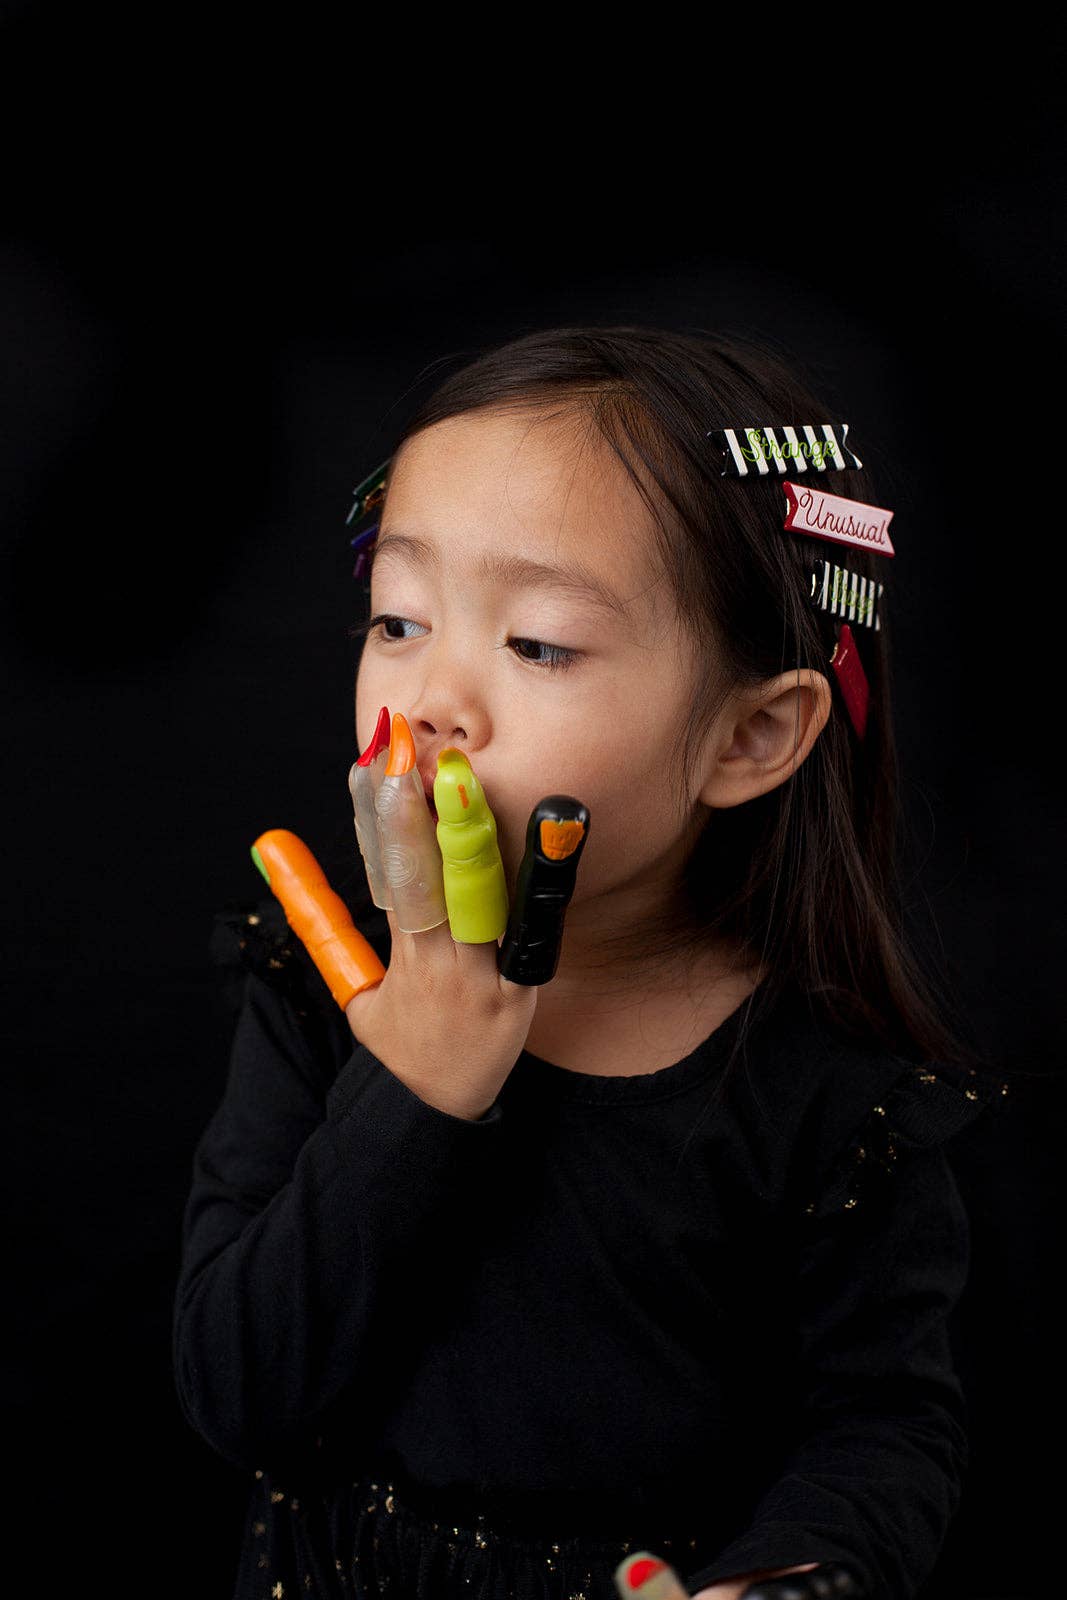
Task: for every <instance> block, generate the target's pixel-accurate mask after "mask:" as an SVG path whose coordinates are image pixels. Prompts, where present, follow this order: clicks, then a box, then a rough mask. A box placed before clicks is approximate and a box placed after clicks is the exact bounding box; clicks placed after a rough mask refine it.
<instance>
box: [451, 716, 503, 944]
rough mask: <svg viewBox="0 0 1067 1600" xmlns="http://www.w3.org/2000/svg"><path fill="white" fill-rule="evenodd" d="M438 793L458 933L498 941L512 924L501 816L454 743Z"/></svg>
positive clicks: (463, 938)
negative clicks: (498, 827) (498, 830)
mask: <svg viewBox="0 0 1067 1600" xmlns="http://www.w3.org/2000/svg"><path fill="white" fill-rule="evenodd" d="M433 798H434V804H435V805H436V807H437V816H438V823H437V843H438V845H439V846H440V850H441V863H442V878H443V882H444V893H445V904H446V906H447V907H448V925H449V927H450V929H451V931H452V937H453V939H455V941H456V942H457V944H474V945H478V944H491V945H493V946H496V944H497V941H498V939H499V938H500V936H501V934H502V933H503V932H504V929H505V928H506V927H507V921H508V886H507V880H506V878H505V876H504V863H503V861H502V860H501V858H500V847H499V845H498V844H497V836H496V818H495V817H494V816H493V813H492V812H491V811H490V809H489V802H488V800H487V799H486V797H485V790H484V789H483V788H482V786H481V784H480V783H479V782H478V779H477V777H476V776H475V773H474V770H473V768H472V767H471V764H470V762H469V761H468V759H467V757H466V756H465V755H464V753H463V751H462V750H457V749H456V748H455V747H454V746H449V748H448V749H447V750H442V751H441V753H440V755H439V756H438V757H437V777H436V778H435V779H434V786H433ZM492 954H493V956H494V958H495V955H496V950H495V949H494V950H493V952H492Z"/></svg>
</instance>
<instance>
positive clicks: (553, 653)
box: [367, 612, 582, 672]
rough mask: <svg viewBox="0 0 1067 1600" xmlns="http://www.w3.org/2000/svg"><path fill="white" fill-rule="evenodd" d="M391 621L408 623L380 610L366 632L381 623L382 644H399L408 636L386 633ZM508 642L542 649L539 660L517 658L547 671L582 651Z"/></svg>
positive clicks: (534, 642) (522, 641)
mask: <svg viewBox="0 0 1067 1600" xmlns="http://www.w3.org/2000/svg"><path fill="white" fill-rule="evenodd" d="M392 622H395V623H398V624H399V625H400V627H404V626H406V625H408V619H407V618H406V617H394V616H390V615H389V614H388V612H381V613H380V614H379V615H378V616H376V617H372V618H371V620H370V622H369V623H368V624H367V632H368V633H370V631H371V629H373V628H374V627H376V626H377V625H378V624H379V623H381V625H382V633H381V635H380V637H381V640H382V643H383V644H388V643H393V644H399V643H400V642H401V640H403V639H405V638H407V637H409V636H408V635H407V634H401V635H400V638H399V639H398V638H396V636H395V635H392V634H389V633H387V632H386V631H385V629H386V627H387V626H388V624H389V623H392ZM410 626H411V627H413V628H417V627H418V626H419V624H418V623H417V622H413V623H411V624H410ZM508 644H509V645H512V646H514V645H532V646H533V648H534V649H535V650H544V651H545V652H547V654H546V657H545V658H543V659H542V660H540V661H538V660H536V659H534V658H533V657H531V656H525V655H520V656H519V660H520V661H529V662H530V664H531V666H535V667H544V668H545V669H546V670H547V671H550V672H552V671H558V670H559V669H560V668H562V667H569V666H572V665H573V664H574V662H575V661H577V660H578V657H579V656H580V655H581V653H582V652H581V651H580V650H568V649H567V648H566V646H565V645H561V644H544V643H542V641H541V640H540V639H509V640H508ZM498 648H500V649H503V648H504V646H502V645H501V646H499V647H498Z"/></svg>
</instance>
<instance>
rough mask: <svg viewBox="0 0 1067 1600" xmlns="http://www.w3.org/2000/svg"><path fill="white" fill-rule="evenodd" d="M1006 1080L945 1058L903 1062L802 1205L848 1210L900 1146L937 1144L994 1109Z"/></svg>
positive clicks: (811, 1210) (818, 1214)
mask: <svg viewBox="0 0 1067 1600" xmlns="http://www.w3.org/2000/svg"><path fill="white" fill-rule="evenodd" d="M1008 1093H1009V1085H1008V1083H1007V1082H1005V1081H1004V1080H1002V1079H1000V1078H998V1077H997V1076H996V1075H995V1074H994V1073H991V1072H988V1071H986V1070H984V1069H980V1068H974V1067H961V1066H957V1065H956V1064H954V1063H951V1062H940V1061H939V1062H927V1063H923V1064H919V1063H916V1062H903V1063H902V1064H901V1071H900V1073H899V1075H898V1076H897V1077H896V1079H895V1080H894V1081H893V1082H892V1083H891V1085H890V1087H889V1088H888V1089H886V1090H883V1092H882V1093H881V1094H880V1095H879V1096H878V1098H877V1100H876V1101H875V1103H873V1104H871V1105H870V1106H868V1107H867V1108H866V1109H865V1110H864V1112H863V1114H862V1116H861V1119H860V1121H859V1122H858V1124H857V1125H856V1126H855V1127H854V1129H853V1131H852V1133H851V1135H850V1137H849V1138H848V1139H847V1140H846V1143H845V1146H844V1148H843V1149H842V1151H841V1152H840V1154H839V1155H838V1156H837V1158H836V1159H835V1161H834V1162H833V1164H832V1165H831V1168H830V1171H829V1174H828V1175H827V1176H825V1177H824V1178H823V1180H822V1182H821V1183H820V1185H819V1190H818V1193H817V1194H816V1195H812V1196H810V1197H809V1199H808V1201H807V1204H806V1205H805V1206H804V1207H803V1210H804V1213H805V1215H806V1216H807V1217H808V1218H813V1219H821V1218H825V1217H829V1216H833V1215H836V1214H838V1213H841V1212H847V1211H852V1210H854V1209H855V1208H856V1207H857V1206H859V1205H862V1204H863V1202H864V1200H865V1199H867V1198H868V1197H870V1196H871V1195H872V1194H873V1192H874V1190H875V1189H876V1188H877V1187H878V1186H879V1184H880V1183H881V1182H882V1181H884V1180H885V1178H886V1177H887V1176H890V1175H891V1174H892V1173H893V1170H894V1163H895V1161H896V1158H897V1155H898V1152H899V1151H900V1150H901V1149H902V1148H911V1149H929V1148H932V1147H933V1146H936V1145H940V1144H943V1143H944V1142H945V1141H946V1140H947V1139H950V1138H951V1137H952V1136H953V1135H954V1134H956V1133H959V1132H960V1131H961V1129H963V1128H965V1127H967V1126H968V1125H969V1124H970V1123H972V1122H974V1120H975V1119H976V1118H977V1117H979V1116H980V1115H981V1114H982V1112H983V1111H986V1110H998V1109H1000V1108H1001V1107H1002V1106H1003V1104H1004V1101H1005V1098H1006V1096H1007V1095H1008Z"/></svg>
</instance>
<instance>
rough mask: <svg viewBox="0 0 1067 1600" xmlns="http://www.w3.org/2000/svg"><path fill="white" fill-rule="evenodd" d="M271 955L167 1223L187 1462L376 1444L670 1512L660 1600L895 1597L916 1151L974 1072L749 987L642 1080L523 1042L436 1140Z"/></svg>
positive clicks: (945, 1500)
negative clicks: (526, 1047)
mask: <svg viewBox="0 0 1067 1600" xmlns="http://www.w3.org/2000/svg"><path fill="white" fill-rule="evenodd" d="M269 907H270V902H262V903H261V904H260V906H259V907H258V908H257V910H256V912H255V914H254V916H253V919H252V924H249V929H248V930H246V931H250V929H251V927H252V926H253V925H255V926H257V927H258V926H262V924H264V923H269V921H270V917H271V913H270V910H269ZM379 916H380V920H379V922H378V923H377V925H376V928H375V930H374V934H372V942H374V943H375V944H376V947H377V948H378V950H379V953H380V954H381V955H382V956H383V959H386V961H387V959H388V938H389V935H388V928H387V924H386V923H385V919H384V916H381V915H380V914H379ZM361 926H363V927H364V930H365V931H367V932H368V933H371V929H370V928H369V927H368V925H367V923H366V921H364V922H363V923H362V924H361ZM383 930H384V935H383ZM281 967H283V968H284V969H285V976H284V981H277V980H275V977H274V972H273V970H272V968H271V965H270V963H269V962H267V963H265V964H262V965H261V966H260V967H259V969H258V970H251V971H248V972H246V973H245V974H243V985H244V991H243V996H242V1005H241V1010H240V1015H239V1019H238V1022H237V1026H236V1033H235V1037H234V1041H233V1046H232V1054H231V1061H230V1067H229V1074H228V1080H227V1083H226V1087H225V1092H224V1094H223V1097H222V1100H221V1103H220V1105H219V1107H218V1109H217V1111H216V1112H215V1114H214V1116H213V1117H212V1118H211V1120H210V1122H209V1124H208V1126H207V1128H206V1130H205V1132H204V1134H203V1136H202V1138H201V1140H200V1142H199V1144H198V1147H197V1149H196V1152H195V1158H194V1164H193V1181H192V1188H191V1192H190V1195H189V1199H188V1203H187V1207H186V1211H185V1217H184V1226H183V1256H182V1265H181V1272H180V1279H179V1283H178V1286H177V1292H176V1297H175V1315H174V1345H173V1355H174V1373H175V1381H176V1387H177V1392H178V1396H179V1399H180V1403H181V1406H182V1409H183V1411H184V1413H185V1416H186V1417H187V1419H188V1421H189V1422H190V1424H191V1425H192V1426H193V1427H194V1428H195V1429H196V1430H197V1431H198V1432H199V1433H200V1434H201V1435H202V1437H203V1438H204V1439H205V1440H206V1441H207V1442H208V1443H209V1444H210V1445H211V1446H213V1447H214V1449H215V1450H216V1451H218V1452H219V1453H220V1454H221V1455H222V1456H224V1457H225V1458H226V1459H227V1460H228V1461H230V1462H232V1463H233V1464H235V1465H237V1466H239V1467H241V1468H244V1469H247V1470H248V1471H249V1472H252V1471H253V1470H257V1469H258V1470H260V1471H262V1470H263V1469H265V1468H266V1469H270V1468H275V1469H280V1468H281V1467H283V1466H285V1465H287V1464H288V1463H290V1462H291V1461H293V1460H296V1459H307V1460H309V1459H312V1458H314V1459H315V1460H317V1461H319V1462H322V1461H324V1460H328V1459H336V1461H337V1463H338V1470H339V1471H340V1472H344V1473H347V1475H348V1477H350V1478H351V1477H352V1476H353V1474H354V1471H355V1470H356V1469H358V1468H359V1466H360V1464H361V1462H363V1461H374V1460H394V1461H396V1462H398V1463H402V1464H403V1468H404V1470H405V1472H406V1473H407V1475H408V1476H409V1477H410V1478H411V1479H412V1480H413V1481H415V1482H418V1483H420V1484H425V1485H427V1486H431V1487H434V1486H448V1487H450V1486H456V1485H459V1486H466V1487H468V1488H469V1489H470V1490H471V1492H472V1494H474V1495H475V1496H477V1495H478V1494H482V1495H484V1497H485V1502H486V1503H487V1504H504V1503H509V1504H510V1503H512V1502H514V1504H516V1505H522V1506H523V1507H526V1508H530V1507H533V1508H537V1507H539V1506H544V1508H545V1513H546V1517H547V1515H548V1513H549V1510H550V1509H551V1510H552V1511H553V1512H554V1513H556V1514H557V1516H558V1514H559V1513H560V1512H561V1510H562V1508H566V1510H567V1512H568V1514H569V1516H570V1518H571V1519H572V1520H573V1522H574V1525H575V1526H576V1527H582V1526H586V1525H587V1526H588V1527H589V1529H590V1531H591V1532H592V1531H593V1530H594V1529H595V1528H597V1527H599V1526H600V1524H601V1522H602V1521H603V1517H604V1508H605V1507H608V1506H610V1507H611V1508H613V1509H614V1511H615V1512H617V1517H616V1521H619V1520H621V1519H622V1518H623V1517H624V1516H625V1514H627V1513H629V1512H634V1513H636V1512H637V1511H641V1512H642V1513H647V1512H649V1511H650V1510H651V1509H654V1508H656V1507H659V1506H662V1507H664V1508H668V1507H669V1508H671V1510H672V1512H673V1513H674V1514H677V1511H678V1508H679V1506H683V1505H684V1506H685V1507H686V1509H687V1511H688V1513H689V1515H690V1517H691V1518H694V1517H695V1518H699V1519H700V1525H701V1528H702V1530H703V1531H704V1532H705V1533H706V1534H707V1535H708V1538H709V1540H710V1544H707V1545H705V1546H704V1548H712V1549H715V1550H717V1551H718V1554H717V1556H716V1558H715V1559H713V1560H712V1561H711V1562H710V1564H705V1565H703V1566H701V1568H700V1570H698V1571H693V1572H689V1571H684V1570H681V1571H680V1575H681V1576H682V1578H683V1580H684V1582H685V1584H686V1587H687V1590H688V1592H689V1593H690V1594H695V1593H697V1591H698V1590H700V1589H702V1588H704V1587H705V1586H707V1585H710V1584H712V1583H714V1582H716V1581H720V1580H723V1579H726V1578H730V1577H732V1576H735V1575H737V1574H740V1573H744V1572H748V1571H751V1570H754V1569H757V1568H765V1567H777V1566H789V1565H793V1564H799V1563H801V1562H806V1561H831V1560H837V1561H844V1562H847V1563H848V1564H849V1565H850V1566H851V1567H852V1568H853V1569H854V1570H855V1571H856V1572H858V1574H859V1575H860V1577H861V1579H862V1580H863V1582H864V1583H865V1585H866V1587H867V1590H868V1592H869V1594H870V1596H871V1597H872V1600H909V1597H911V1596H913V1595H914V1594H915V1593H916V1591H917V1590H918V1589H919V1588H920V1586H921V1585H922V1583H923V1581H924V1580H925V1578H926V1577H927V1576H928V1574H929V1573H930V1571H931V1570H932V1568H933V1566H934V1564H935V1561H936V1559H937V1556H938V1553H939V1551H940V1548H941V1545H942V1543H943V1540H944V1536H945V1533H946V1531H947V1528H948V1525H949V1523H950V1521H951V1519H952V1517H953V1515H954V1513H955V1510H956V1507H957V1504H958V1501H959V1498H960V1493H961V1487H962V1481H963V1474H964V1471H965V1467H966V1460H967V1432H966V1425H967V1419H966V1406H965V1401H964V1397H963V1394H962V1391H961V1387H960V1384H959V1381H958V1379H957V1376H956V1374H955V1372H954V1367H953V1360H952V1353H951V1349H950V1340H949V1333H948V1326H947V1318H948V1314H949V1312H950V1311H951V1309H952V1307H953V1306H954V1304H955V1303H956V1301H957V1299H958V1297H959V1295H960V1292H961V1290H962V1288H963V1285H964V1282H965V1278H966V1274H967V1269H968V1261H969V1229H968V1221H967V1215H966V1211H965V1209H964V1206H963V1204H962V1201H961V1197H960V1193H959V1190H958V1187H957V1183H956V1180H955V1178H954V1175H953V1172H952V1169H951V1167H950V1164H949V1161H948V1159H947V1156H946V1152H945V1149H944V1141H945V1140H946V1139H947V1138H948V1137H949V1136H950V1135H951V1134H952V1133H954V1132H955V1131H956V1130H957V1129H958V1128H960V1127H962V1126H963V1125H964V1124H965V1123H966V1122H968V1121H969V1120H970V1119H971V1118H972V1117H973V1116H974V1115H975V1114H977V1113H978V1112H979V1111H980V1110H981V1109H982V1107H983V1105H985V1104H987V1103H989V1101H990V1099H991V1098H992V1096H993V1094H994V1093H995V1089H996V1086H995V1085H991V1084H990V1083H989V1082H988V1081H987V1080H986V1078H985V1077H984V1076H983V1077H981V1078H979V1077H976V1075H975V1074H974V1073H967V1072H965V1071H964V1070H963V1069H960V1068H949V1067H946V1066H944V1065H938V1066H936V1067H931V1066H923V1067H920V1066H917V1065H916V1064H915V1063H913V1062H910V1061H906V1060H904V1059H902V1058H900V1057H898V1056H894V1055H891V1054H888V1053H886V1052H884V1051H882V1050H880V1049H878V1048H875V1047H872V1048H870V1049H864V1048H860V1047H857V1046H856V1045H855V1044H852V1043H845V1042H843V1041H842V1040H841V1039H840V1038H839V1037H838V1036H837V1035H836V1034H835V1033H833V1032H831V1031H828V1030H827V1028H826V1026H825V1025H824V1024H822V1023H820V1022H819V1021H818V1020H817V1019H816V1016H815V1014H814V1012H813V1010H812V1009H811V1008H810V1007H809V1006H808V1004H807V1003H806V1001H805V1000H804V998H803V997H802V996H798V995H786V996H784V997H783V998H782V999H781V1000H780V1001H779V1002H778V1003H777V1004H776V1006H775V1007H774V1008H773V1009H772V1010H771V1012H770V1014H769V1015H767V1016H764V1017H762V1018H757V1017H756V1013H754V1012H753V1001H754V998H755V997H750V999H749V1000H746V1002H745V1003H744V1005H742V1006H741V1007H740V1008H739V1009H738V1010H737V1011H735V1012H734V1013H733V1015H732V1016H731V1017H730V1018H728V1019H727V1021H726V1022H725V1023H724V1024H722V1025H721V1026H720V1027H719V1028H718V1029H717V1030H716V1031H715V1032H714V1033H713V1034H712V1035H711V1036H710V1037H709V1038H708V1039H706V1040H705V1041H704V1042H702V1043H701V1044H700V1045H699V1046H698V1047H697V1048H696V1049H695V1050H694V1051H693V1052H692V1053H691V1054H690V1055H688V1056H687V1057H686V1058H685V1059H684V1060H682V1061H679V1062H677V1063H675V1064H674V1065H673V1066H670V1067H667V1068H664V1069H662V1070H660V1071H655V1072H650V1073H647V1074H644V1075H638V1076H626V1077H602V1076H593V1075H588V1074H584V1073H580V1072H574V1071H571V1070H569V1069H566V1068H563V1067H560V1066H558V1065H556V1064H554V1063H549V1062H547V1061H544V1060H542V1059H540V1058H538V1057H536V1056H534V1055H531V1054H530V1053H528V1052H526V1051H523V1052H522V1053H521V1055H520V1056H519V1058H518V1059H517V1061H516V1063H515V1066H514V1068H513V1070H512V1072H511V1075H510V1076H509V1078H508V1080H507V1081H506V1083H505V1085H504V1087H503V1089H502V1090H501V1092H500V1094H499V1096H498V1098H497V1100H496V1101H495V1102H494V1104H493V1106H492V1107H491V1108H490V1110H489V1112H488V1113H487V1114H486V1115H485V1116H483V1117H482V1118H481V1119H480V1120H478V1121H466V1120H463V1119H461V1118H458V1117H454V1116H451V1115H449V1114H448V1113H446V1112H443V1111H441V1110H438V1109H437V1108H436V1107H433V1106H431V1105H429V1104H428V1103H427V1102H425V1101H423V1100H422V1099H420V1098H419V1096H417V1095H416V1094H415V1093H414V1092H413V1091H412V1090H410V1089H409V1088H408V1087H407V1086H406V1085H405V1084H404V1083H403V1082H402V1081H401V1080H400V1079H399V1078H397V1077H396V1076H394V1074H393V1073H392V1072H391V1071H390V1070H389V1069H388V1067H387V1066H385V1065H384V1064H383V1063H382V1062H381V1061H380V1060H379V1059H378V1058H377V1057H376V1056H374V1055H373V1054H372V1053H371V1052H370V1051H369V1050H367V1049H366V1047H365V1046H363V1045H362V1044H360V1043H359V1042H358V1041H357V1040H356V1039H354V1038H353V1036H352V1034H351V1031H350V1029H349V1027H348V1023H347V1021H346V1019H345V1017H344V1015H343V1013H342V1012H341V1011H340V1010H339V1008H336V1007H333V1006H332V1003H331V1005H330V1006H329V1007H324V1006H323V1005H322V1004H321V1001H322V996H323V995H324V994H325V989H324V987H323V986H322V985H321V980H318V978H317V974H314V973H313V969H310V968H309V967H308V964H307V963H306V961H305V962H301V960H300V959H299V957H298V956H297V957H293V955H292V946H291V945H290V947H289V952H288V958H287V960H286V961H283V962H282V963H281ZM268 980H269V981H268ZM301 985H304V988H303V989H301V987H300V986H301ZM302 994H306V995H307V998H306V1000H304V1001H302V1000H301V995H302ZM750 1012H751V1013H752V1015H750V1016H748V1017H747V1018H746V1014H747V1013H750ZM754 1019H755V1020H754ZM746 1020H748V1021H749V1022H750V1023H752V1022H753V1021H754V1025H753V1026H752V1027H751V1028H750V1031H749V1034H748V1037H747V1040H746V1041H745V1048H744V1050H743V1052H742V1053H741V1054H740V1056H739V1057H738V1058H737V1060H736V1061H735V1062H734V1063H733V1064H732V1067H731V1070H730V1071H729V1072H726V1073H725V1074H724V1068H725V1065H726V1063H727V1059H728V1057H729V1054H730V1049H731V1046H733V1045H734V1044H735V1043H736V1042H737V1040H738V1036H739V1030H740V1028H741V1025H742V1023H743V1022H745V1021H746ZM447 1048H448V1043H447V1040H444V1039H443V1040H442V1052H445V1051H447ZM717 1090H718V1091H719V1093H718V1098H717V1099H716V1097H715V1096H716V1091H717ZM324 1448H325V1451H326V1455H325V1456H324V1455H323V1454H322V1452H323V1450H324ZM279 1498H280V1497H279ZM278 1514H279V1515H282V1514H283V1510H279V1513H278ZM534 1514H535V1513H534ZM583 1519H584V1520H583ZM554 1525H555V1524H554ZM676 1565H677V1563H676Z"/></svg>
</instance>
